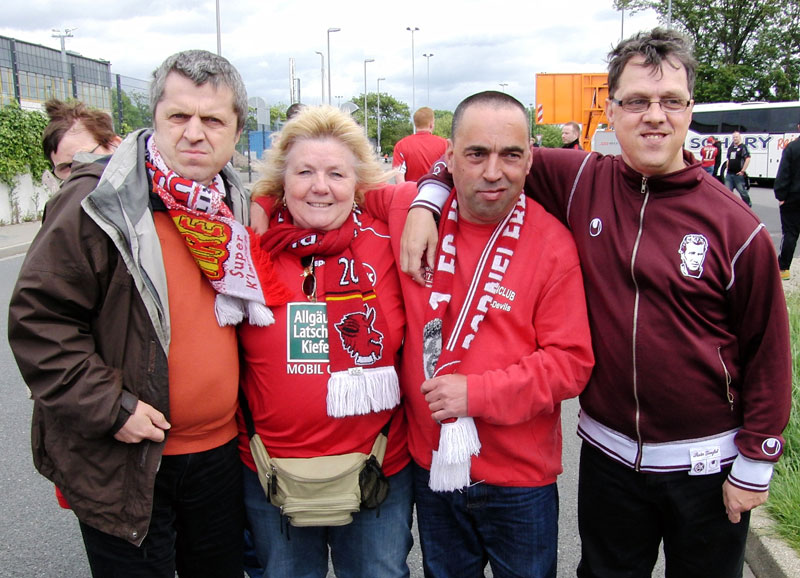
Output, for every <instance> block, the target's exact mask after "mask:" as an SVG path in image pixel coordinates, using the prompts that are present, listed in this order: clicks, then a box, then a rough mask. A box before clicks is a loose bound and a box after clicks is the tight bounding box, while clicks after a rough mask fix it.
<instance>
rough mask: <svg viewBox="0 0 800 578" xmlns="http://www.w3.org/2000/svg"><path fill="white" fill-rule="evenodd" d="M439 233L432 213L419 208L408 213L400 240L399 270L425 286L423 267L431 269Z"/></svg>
mask: <svg viewBox="0 0 800 578" xmlns="http://www.w3.org/2000/svg"><path fill="white" fill-rule="evenodd" d="M438 240H439V231H438V229H437V228H436V221H435V220H434V218H433V213H431V212H430V211H429V210H428V209H424V208H421V207H417V208H412V209H410V210H409V211H408V217H407V218H406V224H405V226H404V227H403V236H402V237H401V239H400V270H401V271H403V273H405V274H406V275H408V276H409V277H411V278H412V279H413V280H414V281H416V282H417V283H419V284H420V285H425V276H424V273H425V266H426V265H427V267H429V268H430V269H433V265H434V262H435V259H436V243H437V242H438Z"/></svg>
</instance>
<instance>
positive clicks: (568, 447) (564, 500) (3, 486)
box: [0, 188, 780, 578]
mask: <svg viewBox="0 0 800 578" xmlns="http://www.w3.org/2000/svg"><path fill="white" fill-rule="evenodd" d="M751 197H752V199H753V203H754V207H753V208H754V210H755V212H756V213H757V214H758V215H759V216H760V217H761V219H762V220H763V221H764V222H765V224H766V225H767V228H768V230H769V231H770V233H771V235H772V238H773V240H774V242H775V244H776V247H777V246H778V243H779V242H780V222H779V218H778V210H777V203H776V201H775V199H774V197H773V196H772V191H771V190H769V189H760V188H756V189H753V190H752V191H751ZM21 264H22V256H16V257H7V258H4V259H0V304H2V305H3V309H2V310H3V311H4V312H5V311H6V310H7V306H8V300H9V296H10V293H11V290H12V288H13V284H14V281H15V280H16V278H17V275H18V273H19V268H20V265H21ZM1 317H2V319H0V325H2V344H1V345H0V447H2V450H3V451H2V461H0V521H2V523H1V525H0V577H2V578H11V577H15V578H16V577H19V578H38V577H42V578H44V577H47V578H51V577H54V576H69V577H70V578H81V577H84V576H87V577H88V576H89V569H88V565H87V563H86V558H85V554H84V550H83V543H82V541H81V537H80V531H79V530H78V524H77V521H76V519H75V517H74V515H73V514H72V513H71V512H69V511H66V510H62V509H61V508H60V507H59V506H58V504H57V503H56V500H55V496H54V495H53V486H52V484H50V482H48V481H47V480H45V479H44V478H43V477H42V476H40V475H38V474H37V473H36V471H35V470H34V468H33V464H32V461H31V452H30V415H31V401H30V400H29V398H28V392H27V389H26V387H25V385H24V383H23V382H22V379H21V377H20V375H19V372H18V370H17V367H16V363H15V362H14V360H13V357H12V355H11V352H10V350H9V347H8V341H7V337H6V336H7V318H6V315H5V314H4V315H2V316H1ZM577 412H578V404H577V401H576V400H570V401H569V402H567V403H565V404H564V406H563V432H564V456H563V462H564V473H563V475H562V476H561V477H560V478H559V482H558V485H559V493H560V508H561V509H560V530H559V561H558V564H559V571H558V576H559V578H567V577H571V576H574V575H575V568H576V566H577V563H578V559H579V556H580V542H579V539H578V530H577V519H576V517H577V512H576V492H577V465H578V450H579V445H580V444H579V441H578V438H577V436H576V435H575V427H576V423H577ZM415 541H416V539H415ZM409 566H410V568H411V576H412V577H413V578H421V577H422V560H421V555H420V551H419V546H418V543H415V546H414V549H413V550H412V553H411V556H410V558H409ZM330 575H331V576H332V573H330ZM653 575H654V576H663V565H661V564H659V566H658V567H657V568H656V571H655V572H654V574H653ZM745 575H746V576H752V574H747V573H746V574H745ZM487 576H491V571H490V570H488V569H487Z"/></svg>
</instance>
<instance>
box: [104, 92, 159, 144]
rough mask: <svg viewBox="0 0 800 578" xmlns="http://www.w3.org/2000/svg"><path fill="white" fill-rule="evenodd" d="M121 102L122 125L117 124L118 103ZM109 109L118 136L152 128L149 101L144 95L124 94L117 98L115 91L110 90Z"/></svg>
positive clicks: (139, 93) (138, 93) (135, 93)
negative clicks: (110, 109) (111, 112)
mask: <svg viewBox="0 0 800 578" xmlns="http://www.w3.org/2000/svg"><path fill="white" fill-rule="evenodd" d="M120 100H121V101H122V124H121V125H120V123H119V101H120ZM111 108H112V111H113V115H112V116H113V117H114V130H116V131H117V134H119V135H120V136H125V135H127V134H128V133H129V132H132V131H134V130H136V129H139V128H148V127H151V126H153V115H152V114H151V112H150V101H149V98H148V96H147V95H146V94H144V93H141V92H133V91H132V92H130V93H128V92H125V91H124V90H123V91H122V92H121V94H120V98H117V89H116V88H112V89H111Z"/></svg>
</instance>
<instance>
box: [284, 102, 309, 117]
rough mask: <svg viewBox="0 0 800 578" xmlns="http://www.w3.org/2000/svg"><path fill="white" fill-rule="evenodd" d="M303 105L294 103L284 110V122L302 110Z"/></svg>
mask: <svg viewBox="0 0 800 578" xmlns="http://www.w3.org/2000/svg"><path fill="white" fill-rule="evenodd" d="M304 106H305V105H304V104H301V103H299V102H295V103H294V104H292V105H290V106H289V108H287V109H286V120H292V119H293V118H294V117H295V116H297V113H298V112H300V111H301V110H303V107H304Z"/></svg>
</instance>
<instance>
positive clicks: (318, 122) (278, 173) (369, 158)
mask: <svg viewBox="0 0 800 578" xmlns="http://www.w3.org/2000/svg"><path fill="white" fill-rule="evenodd" d="M328 138H332V139H336V140H338V141H339V142H340V143H342V144H343V145H345V146H346V147H347V148H348V149H350V151H351V152H352V153H353V155H354V156H355V158H356V164H355V167H354V169H355V173H356V191H355V200H356V203H361V202H362V201H363V200H364V193H365V192H366V191H368V190H370V189H374V188H377V187H379V186H381V185H383V184H385V183H386V182H388V181H389V180H390V179H391V178H392V177H393V176H394V173H393V172H391V171H384V170H383V167H381V165H380V164H379V163H378V160H377V159H376V158H375V154H374V152H373V150H372V145H370V143H369V141H368V140H367V137H366V136H364V129H363V128H362V127H361V126H359V125H358V123H356V121H354V120H353V119H352V118H350V115H348V114H346V113H344V112H342V111H340V110H338V109H336V108H334V107H332V106H306V107H303V109H302V110H301V111H300V112H299V113H297V115H296V116H294V117H293V118H292V119H291V120H290V121H289V122H287V123H286V124H285V125H284V126H283V129H281V131H280V132H279V133H278V134H277V135H275V136H274V137H273V141H272V148H271V149H270V150H269V152H268V157H267V160H266V162H265V163H264V164H263V165H262V166H261V178H260V179H259V180H258V181H256V183H255V184H253V189H252V193H251V197H252V198H257V197H263V196H272V197H275V198H277V199H282V198H283V195H284V183H285V177H286V160H287V157H288V156H289V151H290V150H291V148H292V146H294V144H295V143H297V142H299V141H302V140H323V139H328Z"/></svg>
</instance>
